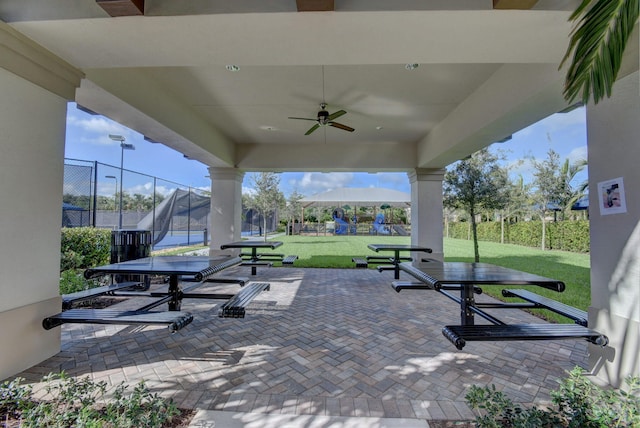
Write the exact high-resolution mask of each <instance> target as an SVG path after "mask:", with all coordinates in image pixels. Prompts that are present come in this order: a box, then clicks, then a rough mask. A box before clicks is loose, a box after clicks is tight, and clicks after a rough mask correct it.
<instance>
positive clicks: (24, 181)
mask: <svg viewBox="0 0 640 428" xmlns="http://www.w3.org/2000/svg"><path fill="white" fill-rule="evenodd" d="M0 93H2V97H1V98H0V130H2V131H1V132H0V153H1V155H0V201H2V202H1V203H0V343H2V344H3V345H2V348H3V351H2V358H0V379H2V378H5V377H7V376H10V375H12V374H14V373H15V372H17V371H19V370H22V369H25V368H27V367H29V366H31V365H33V364H35V363H37V362H39V361H42V360H43V359H45V358H47V357H49V356H51V355H53V354H55V353H56V352H58V351H59V346H60V343H59V340H60V333H59V329H54V330H52V331H48V332H46V331H45V330H44V329H43V328H42V326H41V324H40V322H41V321H42V318H41V316H43V314H53V313H55V312H51V311H59V309H60V299H59V296H58V294H59V292H58V281H59V279H58V278H59V266H60V225H61V217H62V193H61V192H60V189H61V188H62V181H63V167H64V166H63V165H64V138H65V118H66V101H65V100H64V99H62V98H60V97H58V96H57V95H54V94H52V93H51V92H49V91H47V90H45V89H42V88H41V87H39V86H36V85H34V84H32V83H29V82H27V81H25V80H23V79H22V78H20V77H18V76H16V75H14V74H12V73H10V72H8V71H6V70H4V69H0ZM56 302H57V304H56Z"/></svg>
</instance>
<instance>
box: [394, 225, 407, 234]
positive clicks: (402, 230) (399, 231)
mask: <svg viewBox="0 0 640 428" xmlns="http://www.w3.org/2000/svg"><path fill="white" fill-rule="evenodd" d="M393 231H394V232H395V233H397V234H398V235H400V236H409V232H407V230H406V229H405V228H404V227H402V226H400V225H399V224H394V225H393Z"/></svg>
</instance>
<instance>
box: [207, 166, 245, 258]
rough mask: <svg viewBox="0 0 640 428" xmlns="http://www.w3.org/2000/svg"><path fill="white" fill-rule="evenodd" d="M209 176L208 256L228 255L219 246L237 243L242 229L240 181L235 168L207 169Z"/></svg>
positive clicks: (240, 175)
mask: <svg viewBox="0 0 640 428" xmlns="http://www.w3.org/2000/svg"><path fill="white" fill-rule="evenodd" d="M209 174H210V176H211V243H210V244H209V254H210V255H215V254H222V253H225V254H229V250H226V251H221V250H220V245H222V244H227V243H229V242H233V241H239V240H240V238H241V235H240V232H241V227H242V179H243V178H244V172H241V171H240V170H238V169H236V168H209Z"/></svg>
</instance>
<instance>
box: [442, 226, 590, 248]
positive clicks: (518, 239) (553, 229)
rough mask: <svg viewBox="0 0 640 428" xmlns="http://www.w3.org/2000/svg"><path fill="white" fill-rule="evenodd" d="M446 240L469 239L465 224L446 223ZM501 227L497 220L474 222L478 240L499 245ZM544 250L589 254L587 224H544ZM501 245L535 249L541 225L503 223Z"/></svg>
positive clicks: (467, 227)
mask: <svg viewBox="0 0 640 428" xmlns="http://www.w3.org/2000/svg"><path fill="white" fill-rule="evenodd" d="M447 227H448V231H449V233H448V237H449V238H456V239H473V237H472V235H471V229H470V223H469V222H464V221H463V222H455V223H449V224H448V226H447ZM500 239H501V226H500V222H499V221H487V222H482V223H478V240H480V241H489V242H500ZM545 241H546V243H545V248H547V249H554V250H563V251H572V252H575V253H588V252H589V243H590V239H589V221H587V220H576V221H557V222H553V221H551V222H548V223H547V225H546V239H545ZM504 242H505V244H515V245H523V246H525V247H533V248H539V247H540V245H541V242H542V222H540V221H521V222H518V223H508V222H505V224H504Z"/></svg>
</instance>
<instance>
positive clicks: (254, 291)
mask: <svg viewBox="0 0 640 428" xmlns="http://www.w3.org/2000/svg"><path fill="white" fill-rule="evenodd" d="M270 288H271V284H270V283H268V282H251V283H249V284H248V285H246V286H245V287H243V288H242V290H240V292H239V293H238V294H236V295H234V296H233V297H232V298H231V299H229V300H228V301H227V302H225V303H224V304H223V305H222V306H221V307H220V309H219V310H218V316H219V317H221V318H244V315H245V307H246V306H247V305H248V304H249V303H251V301H252V300H253V299H254V298H256V297H257V296H258V294H260V293H262V292H263V291H267V290H269V289H270Z"/></svg>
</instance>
